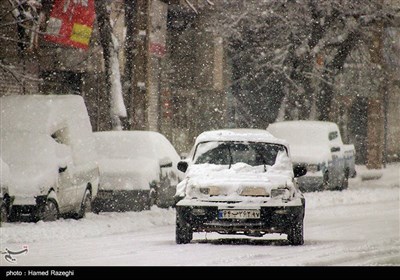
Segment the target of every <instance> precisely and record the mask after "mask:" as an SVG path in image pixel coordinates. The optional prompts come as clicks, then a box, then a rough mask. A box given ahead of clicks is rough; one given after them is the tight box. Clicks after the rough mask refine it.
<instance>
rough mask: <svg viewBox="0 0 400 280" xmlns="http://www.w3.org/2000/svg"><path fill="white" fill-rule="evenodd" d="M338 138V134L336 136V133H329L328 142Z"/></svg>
mask: <svg viewBox="0 0 400 280" xmlns="http://www.w3.org/2000/svg"><path fill="white" fill-rule="evenodd" d="M338 136H339V134H338V132H337V131H332V132H329V136H328V137H329V141H332V140H334V139H336V138H338Z"/></svg>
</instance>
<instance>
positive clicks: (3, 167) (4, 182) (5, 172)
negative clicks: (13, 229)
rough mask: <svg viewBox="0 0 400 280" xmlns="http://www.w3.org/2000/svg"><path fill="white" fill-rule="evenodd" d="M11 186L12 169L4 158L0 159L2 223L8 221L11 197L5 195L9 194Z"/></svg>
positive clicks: (0, 213) (0, 218)
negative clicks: (9, 186) (8, 207)
mask: <svg viewBox="0 0 400 280" xmlns="http://www.w3.org/2000/svg"><path fill="white" fill-rule="evenodd" d="M9 184H10V169H9V167H8V165H7V163H5V162H4V161H3V160H2V158H1V157H0V199H1V200H0V223H1V222H7V221H8V215H7V213H8V209H7V206H8V205H9V203H8V201H7V200H8V199H9V197H8V196H7V195H5V194H8V185H9Z"/></svg>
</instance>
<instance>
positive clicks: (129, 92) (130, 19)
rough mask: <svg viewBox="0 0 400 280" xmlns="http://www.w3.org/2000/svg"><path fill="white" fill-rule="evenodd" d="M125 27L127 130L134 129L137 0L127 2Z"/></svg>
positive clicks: (126, 0)
mask: <svg viewBox="0 0 400 280" xmlns="http://www.w3.org/2000/svg"><path fill="white" fill-rule="evenodd" d="M124 4H125V26H126V39H125V72H124V77H123V89H124V100H125V104H126V109H127V114H128V116H127V118H126V120H125V122H124V124H123V126H124V128H125V129H131V128H132V122H133V115H134V103H133V89H132V85H133V84H134V79H133V77H134V74H133V72H134V63H133V57H134V51H135V29H134V28H135V24H134V19H135V11H136V0H125V3H124Z"/></svg>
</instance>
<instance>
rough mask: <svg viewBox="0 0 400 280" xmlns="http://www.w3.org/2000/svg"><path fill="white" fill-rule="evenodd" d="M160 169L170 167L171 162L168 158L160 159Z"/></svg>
mask: <svg viewBox="0 0 400 280" xmlns="http://www.w3.org/2000/svg"><path fill="white" fill-rule="evenodd" d="M159 163H160V168H166V167H172V160H171V159H170V158H169V157H164V158H162V159H160V161H159Z"/></svg>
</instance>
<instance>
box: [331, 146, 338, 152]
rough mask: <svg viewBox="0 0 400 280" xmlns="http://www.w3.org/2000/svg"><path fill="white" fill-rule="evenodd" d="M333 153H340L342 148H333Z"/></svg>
mask: <svg viewBox="0 0 400 280" xmlns="http://www.w3.org/2000/svg"><path fill="white" fill-rule="evenodd" d="M331 152H332V153H335V152H340V147H332V148H331Z"/></svg>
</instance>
